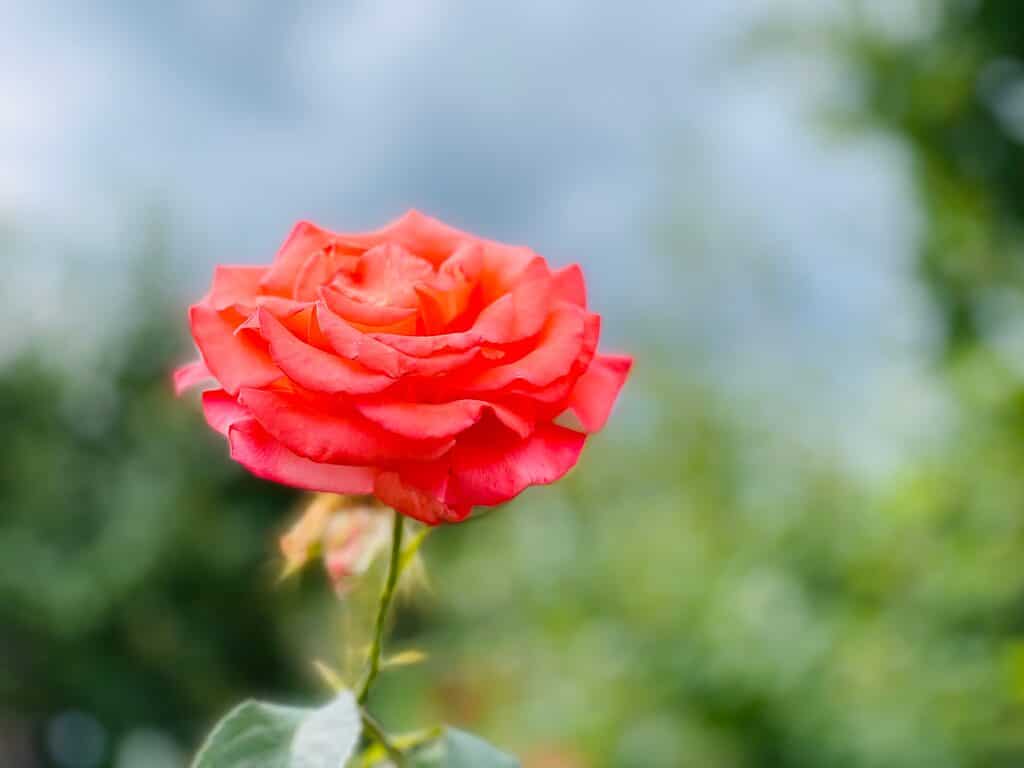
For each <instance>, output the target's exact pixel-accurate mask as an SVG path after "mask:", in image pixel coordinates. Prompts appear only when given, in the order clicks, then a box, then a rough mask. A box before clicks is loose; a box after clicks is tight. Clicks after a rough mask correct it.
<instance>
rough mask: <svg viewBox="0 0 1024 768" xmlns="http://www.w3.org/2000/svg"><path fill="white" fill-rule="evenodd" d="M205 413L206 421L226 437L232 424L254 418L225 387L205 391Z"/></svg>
mask: <svg viewBox="0 0 1024 768" xmlns="http://www.w3.org/2000/svg"><path fill="white" fill-rule="evenodd" d="M203 415H204V416H205V417H206V423H207V424H209V425H210V426H211V427H212V428H213V429H214V431H216V432H220V433H221V434H222V435H224V436H225V437H227V434H228V430H230V429H231V425H232V424H235V423H236V422H239V421H243V420H245V419H251V418H252V414H251V413H249V411H247V410H246V409H245V408H243V407H242V406H241V405H239V404H238V402H237V401H236V400H235V398H233V397H232V396H231V395H229V394H228V393H227V392H225V391H224V390H223V389H211V390H207V391H206V392H203Z"/></svg>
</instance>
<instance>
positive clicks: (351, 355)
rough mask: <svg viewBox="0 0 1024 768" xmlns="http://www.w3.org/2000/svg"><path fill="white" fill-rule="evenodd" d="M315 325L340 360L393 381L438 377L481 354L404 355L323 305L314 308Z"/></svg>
mask: <svg viewBox="0 0 1024 768" xmlns="http://www.w3.org/2000/svg"><path fill="white" fill-rule="evenodd" d="M317 322H318V324H319V326H320V330H321V331H322V332H323V334H324V337H325V338H326V339H327V341H328V343H329V344H330V345H331V348H332V349H334V351H335V352H337V353H338V354H339V355H341V356H342V357H343V358H345V359H346V360H351V361H353V362H359V363H361V364H362V365H364V366H366V368H368V369H370V370H371V371H379V372H380V373H384V374H386V375H387V376H390V377H392V378H399V377H402V376H410V375H415V376H437V375H440V374H443V373H448V372H450V371H453V370H456V369H458V368H461V367H463V366H465V365H467V364H468V363H470V362H472V361H473V360H475V359H476V358H477V357H478V355H479V354H480V350H479V349H467V350H465V351H463V352H454V353H451V354H438V355H434V356H432V357H414V356H412V355H406V354H403V353H401V352H399V351H398V350H397V349H395V348H394V347H392V346H391V345H390V344H384V343H383V342H380V341H378V340H377V339H376V338H375V337H374V336H373V335H372V334H366V333H363V332H361V331H360V330H358V329H357V328H354V327H353V326H352V325H350V324H349V323H346V322H345V321H344V320H342V319H341V318H340V317H338V316H337V315H336V314H334V313H333V312H331V311H330V309H328V308H327V306H326V305H324V304H321V305H320V306H318V307H317Z"/></svg>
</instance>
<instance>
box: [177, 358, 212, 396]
mask: <svg viewBox="0 0 1024 768" xmlns="http://www.w3.org/2000/svg"><path fill="white" fill-rule="evenodd" d="M212 378H213V374H212V373H210V369H209V368H207V367H206V363H204V362H203V361H202V360H195V361H193V362H191V363H185V365H183V366H181V367H180V368H178V369H177V370H176V371H175V372H174V394H176V395H180V394H181V393H182V392H184V391H185V390H186V389H191V388H192V387H194V386H196V384H201V383H202V382H204V381H206V380H207V379H212Z"/></svg>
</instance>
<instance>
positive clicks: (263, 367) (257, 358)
mask: <svg viewBox="0 0 1024 768" xmlns="http://www.w3.org/2000/svg"><path fill="white" fill-rule="evenodd" d="M189 319H190V321H191V324H192V338H194V339H195V342H196V346H198V347H199V351H200V353H202V356H203V361H204V362H205V363H206V366H207V367H208V368H209V369H210V372H211V373H213V375H214V376H215V377H216V378H217V381H219V382H220V385H221V386H222V387H224V389H226V390H227V391H228V392H230V393H232V394H234V393H236V392H238V388H239V387H243V386H253V387H261V386H264V385H265V384H269V383H270V382H272V381H274V380H275V379H279V378H280V377H281V371H280V370H279V369H278V368H277V366H275V365H274V362H273V360H271V359H270V355H268V354H267V352H266V350H264V349H263V348H262V347H261V346H259V345H258V344H257V343H256V342H254V341H253V340H252V339H251V338H249V337H248V335H247V334H237V335H236V334H235V333H234V331H235V327H234V324H233V323H232V322H231V321H230V320H228V319H226V318H225V317H224V316H223V315H221V314H220V313H219V312H217V311H216V310H214V309H211V308H210V307H207V306H204V305H202V304H195V305H193V306H192V308H191V310H190V311H189Z"/></svg>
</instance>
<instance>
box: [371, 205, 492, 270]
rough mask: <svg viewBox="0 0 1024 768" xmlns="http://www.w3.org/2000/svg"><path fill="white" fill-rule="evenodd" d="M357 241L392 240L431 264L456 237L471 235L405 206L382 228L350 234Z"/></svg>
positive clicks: (452, 246)
mask: <svg viewBox="0 0 1024 768" xmlns="http://www.w3.org/2000/svg"><path fill="white" fill-rule="evenodd" d="M354 237H355V239H357V240H358V241H360V242H367V241H369V242H372V243H373V244H377V243H381V242H393V243H397V244H399V245H401V246H402V247H403V248H405V249H406V250H408V251H410V252H412V253H414V254H416V255H417V256H419V257H421V258H424V259H427V260H428V261H430V262H431V263H432V264H434V265H435V266H436V265H438V264H440V263H441V262H443V261H444V260H445V259H446V258H447V257H448V256H449V255H450V254H451V253H452V251H454V250H455V248H456V246H457V245H458V244H459V242H460V241H462V240H466V239H470V240H472V239H474V238H472V236H471V235H467V234H466V233H465V232H461V231H459V230H458V229H455V228H454V227H450V226H448V225H447V224H444V223H443V222H440V221H438V220H437V219H435V218H432V217H430V216H426V215H424V214H422V213H420V212H419V211H417V210H409V211H407V212H406V213H405V214H404V215H403V216H401V217H400V218H398V219H395V220H394V221H392V222H391V223H390V224H388V225H386V226H385V227H384V228H382V229H379V230H377V231H376V232H371V233H369V234H367V235H359V236H354Z"/></svg>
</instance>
